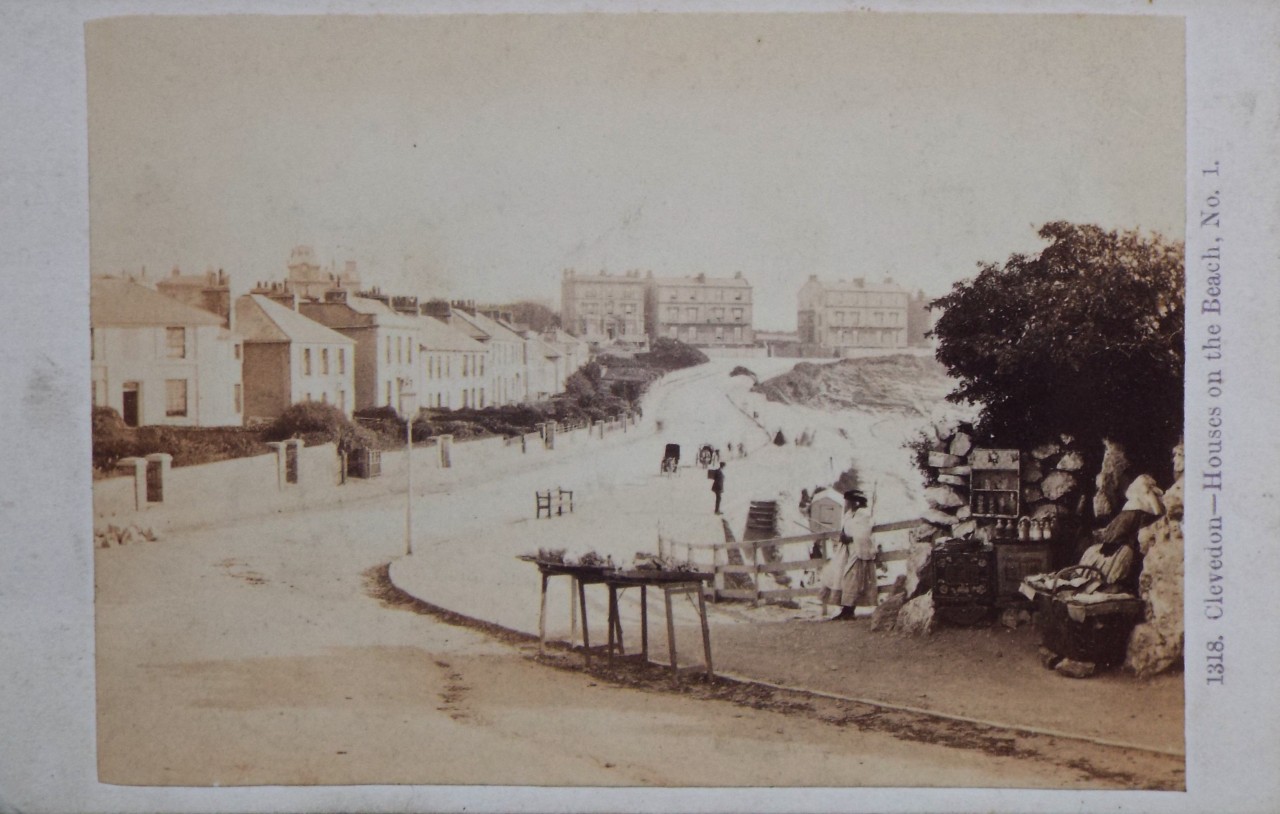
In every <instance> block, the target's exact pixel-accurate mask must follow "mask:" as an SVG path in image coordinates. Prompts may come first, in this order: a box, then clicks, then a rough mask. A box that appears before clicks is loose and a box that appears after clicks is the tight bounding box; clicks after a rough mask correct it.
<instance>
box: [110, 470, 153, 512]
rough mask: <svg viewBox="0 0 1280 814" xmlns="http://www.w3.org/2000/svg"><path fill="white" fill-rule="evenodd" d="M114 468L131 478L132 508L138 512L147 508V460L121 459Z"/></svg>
mask: <svg viewBox="0 0 1280 814" xmlns="http://www.w3.org/2000/svg"><path fill="white" fill-rule="evenodd" d="M116 468H117V469H119V470H120V471H121V472H125V473H127V474H128V475H130V476H131V477H132V478H133V508H134V509H136V510H138V511H142V510H143V509H145V508H147V459H146V458H121V459H120V460H119V461H117V462H116Z"/></svg>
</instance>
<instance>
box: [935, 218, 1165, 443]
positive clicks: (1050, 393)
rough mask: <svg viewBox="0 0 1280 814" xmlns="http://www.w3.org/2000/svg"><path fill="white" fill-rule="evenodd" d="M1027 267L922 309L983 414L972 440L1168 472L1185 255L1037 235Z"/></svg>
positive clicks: (1114, 238) (1134, 239) (1066, 227)
mask: <svg viewBox="0 0 1280 814" xmlns="http://www.w3.org/2000/svg"><path fill="white" fill-rule="evenodd" d="M1039 235H1040V237H1042V238H1044V239H1045V240H1047V241H1049V245H1048V246H1047V247H1046V248H1045V249H1044V250H1043V251H1041V252H1040V254H1038V255H1035V256H1026V255H1022V254H1015V255H1012V256H1011V257H1010V258H1009V259H1008V260H1007V261H1006V262H1005V263H1003V264H990V263H981V264H979V269H980V271H979V273H978V275H977V277H975V278H974V279H972V280H964V281H961V282H958V283H956V284H955V285H953V286H952V290H951V292H950V293H949V294H947V295H945V296H943V297H940V298H939V299H937V300H934V301H933V302H932V303H930V308H931V309H940V310H941V311H942V314H941V315H940V316H939V318H938V321H937V323H936V325H935V326H934V329H933V331H932V334H933V335H934V336H936V337H937V339H938V350H937V357H938V361H940V362H941V363H942V364H943V365H945V366H946V367H947V369H948V370H949V371H950V373H951V375H952V376H953V377H954V378H956V379H957V380H958V381H959V385H958V386H957V387H956V388H955V390H953V391H952V393H951V394H950V395H949V396H948V397H947V398H948V400H949V401H952V402H956V403H965V402H968V403H975V404H978V405H980V407H981V411H980V414H979V422H978V431H979V432H980V433H982V434H983V435H985V436H987V437H989V438H991V439H993V440H995V441H998V442H999V443H1007V444H1011V445H1019V446H1022V445H1030V444H1035V443H1037V442H1039V441H1042V440H1043V439H1044V438H1045V437H1046V436H1047V435H1048V434H1049V433H1058V432H1062V433H1070V434H1072V435H1075V436H1076V437H1077V438H1078V439H1079V440H1080V441H1081V442H1082V443H1083V447H1082V448H1083V449H1086V450H1091V451H1092V450H1100V448H1101V439H1102V438H1104V437H1105V438H1111V439H1112V440H1114V441H1117V442H1119V443H1121V444H1123V445H1124V446H1125V447H1126V448H1127V449H1128V450H1129V451H1130V453H1131V458H1133V459H1134V461H1135V463H1139V465H1140V466H1143V467H1146V468H1155V467H1161V466H1167V463H1165V462H1167V459H1168V457H1169V450H1170V448H1171V447H1172V446H1173V444H1174V443H1176V442H1177V440H1178V438H1179V437H1180V435H1181V433H1182V415H1183V411H1182V384H1183V365H1184V354H1183V320H1184V313H1185V308H1184V301H1183V277H1184V271H1183V260H1182V254H1183V247H1182V244H1181V243H1172V242H1166V241H1165V240H1164V239H1162V238H1161V237H1159V236H1158V235H1152V236H1143V235H1140V234H1138V233H1137V232H1132V231H1124V232H1116V231H1105V230H1103V229H1101V228H1099V227H1097V226H1090V225H1076V224H1070V223H1066V222H1062V221H1057V222H1053V223H1048V224H1045V225H1044V226H1043V227H1042V228H1041V229H1040V231H1039Z"/></svg>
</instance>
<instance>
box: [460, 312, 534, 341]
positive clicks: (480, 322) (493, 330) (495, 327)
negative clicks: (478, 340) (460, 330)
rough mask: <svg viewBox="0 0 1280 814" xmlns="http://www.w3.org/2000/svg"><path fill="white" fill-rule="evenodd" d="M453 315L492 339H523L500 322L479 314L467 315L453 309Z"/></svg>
mask: <svg viewBox="0 0 1280 814" xmlns="http://www.w3.org/2000/svg"><path fill="white" fill-rule="evenodd" d="M453 313H454V314H456V315H457V316H459V317H461V318H462V319H463V321H465V322H469V323H471V324H472V325H474V326H475V327H477V328H479V329H480V330H481V331H484V332H485V333H486V334H488V335H489V336H490V337H492V338H494V339H501V340H502V341H504V342H523V341H524V337H522V336H521V335H520V334H518V333H516V332H515V331H513V330H511V329H510V328H508V327H507V326H506V325H503V324H502V323H501V322H498V321H497V320H496V319H491V318H489V317H487V316H485V315H484V314H481V313H479V312H476V313H474V314H469V313H467V312H466V311H463V310H460V309H456V308H455V309H454V312H453Z"/></svg>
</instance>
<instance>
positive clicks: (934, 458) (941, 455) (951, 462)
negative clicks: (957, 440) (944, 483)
mask: <svg viewBox="0 0 1280 814" xmlns="http://www.w3.org/2000/svg"><path fill="white" fill-rule="evenodd" d="M962 463H964V458H961V457H960V456H959V455H951V454H948V453H946V452H930V453H929V466H931V467H933V468H934V469H942V468H943V467H947V466H959V465H961V464H962Z"/></svg>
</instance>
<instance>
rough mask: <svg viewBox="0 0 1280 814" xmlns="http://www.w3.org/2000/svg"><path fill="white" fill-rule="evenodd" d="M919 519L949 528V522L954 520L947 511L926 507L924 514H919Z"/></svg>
mask: <svg viewBox="0 0 1280 814" xmlns="http://www.w3.org/2000/svg"><path fill="white" fill-rule="evenodd" d="M920 519H921V520H923V521H924V522H926V523H932V524H933V525H935V526H943V527H944V528H951V524H952V523H954V522H956V519H955V517H954V516H953V515H951V514H950V513H949V512H944V511H942V510H941V509H926V510H925V511H924V514H922V515H920Z"/></svg>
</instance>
